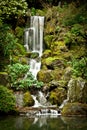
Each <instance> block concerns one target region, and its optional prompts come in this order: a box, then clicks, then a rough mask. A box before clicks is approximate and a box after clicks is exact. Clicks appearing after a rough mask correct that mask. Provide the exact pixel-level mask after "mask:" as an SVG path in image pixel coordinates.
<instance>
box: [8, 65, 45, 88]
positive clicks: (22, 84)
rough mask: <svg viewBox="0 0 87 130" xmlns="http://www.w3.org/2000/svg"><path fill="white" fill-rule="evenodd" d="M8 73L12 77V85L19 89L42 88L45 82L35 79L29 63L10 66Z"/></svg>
mask: <svg viewBox="0 0 87 130" xmlns="http://www.w3.org/2000/svg"><path fill="white" fill-rule="evenodd" d="M7 71H8V74H9V78H10V83H11V87H12V88H14V89H17V90H24V89H25V90H26V89H29V88H31V87H32V86H33V87H36V88H40V87H41V86H42V85H43V83H42V82H38V81H37V80H35V79H34V77H33V75H32V74H31V72H29V66H28V65H22V64H20V63H16V64H13V65H9V66H8V69H7Z"/></svg>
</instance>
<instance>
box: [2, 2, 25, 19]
mask: <svg viewBox="0 0 87 130" xmlns="http://www.w3.org/2000/svg"><path fill="white" fill-rule="evenodd" d="M26 9H27V3H26V1H25V0H19V1H18V0H9V2H8V0H3V1H0V14H1V16H2V19H8V18H9V19H11V17H12V18H13V17H15V18H17V17H18V16H21V15H25V13H26Z"/></svg>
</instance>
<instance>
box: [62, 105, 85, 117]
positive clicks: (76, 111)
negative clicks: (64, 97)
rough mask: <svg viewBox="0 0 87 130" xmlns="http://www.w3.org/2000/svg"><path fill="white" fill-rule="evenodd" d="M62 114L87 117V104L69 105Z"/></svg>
mask: <svg viewBox="0 0 87 130" xmlns="http://www.w3.org/2000/svg"><path fill="white" fill-rule="evenodd" d="M61 114H62V115H63V116H73V115H86V116H87V104H82V103H67V104H66V105H65V106H64V107H63V109H62V111H61Z"/></svg>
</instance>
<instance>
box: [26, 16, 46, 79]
mask: <svg viewBox="0 0 87 130" xmlns="http://www.w3.org/2000/svg"><path fill="white" fill-rule="evenodd" d="M43 28H44V17H42V16H31V18H30V28H27V29H25V39H24V41H25V45H24V46H25V48H26V50H27V51H28V52H29V51H30V52H33V53H38V54H39V57H41V56H42V52H43ZM29 65H30V70H29V71H30V72H31V73H32V74H33V76H34V77H35V79H36V77H37V73H38V71H39V70H40V66H41V61H37V60H36V59H30V61H29Z"/></svg>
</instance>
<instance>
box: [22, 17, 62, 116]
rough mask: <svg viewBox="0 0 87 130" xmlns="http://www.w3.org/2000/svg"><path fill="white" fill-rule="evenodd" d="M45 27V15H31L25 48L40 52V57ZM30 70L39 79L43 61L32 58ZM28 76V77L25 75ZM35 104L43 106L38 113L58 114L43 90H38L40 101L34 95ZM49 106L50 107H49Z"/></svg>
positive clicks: (26, 31) (28, 50)
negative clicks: (38, 74) (38, 75)
mask: <svg viewBox="0 0 87 130" xmlns="http://www.w3.org/2000/svg"><path fill="white" fill-rule="evenodd" d="M43 29H44V17H42V16H31V18H30V27H29V28H27V29H25V40H24V41H25V45H24V46H25V48H26V50H27V52H31V53H38V55H39V59H40V57H41V56H42V52H43ZM29 65H30V70H29V71H30V72H31V73H32V75H33V76H34V77H35V79H37V73H38V71H39V70H40V67H41V61H40V60H39V61H38V60H36V59H35V58H33V59H30V61H29ZM25 78H26V77H25ZM32 97H33V99H34V101H35V104H34V106H33V107H40V108H41V107H42V109H41V110H40V111H38V112H37V115H51V114H52V115H58V114H60V113H58V111H57V110H53V109H51V107H52V108H54V106H52V105H51V104H50V103H49V102H47V100H46V98H45V96H44V95H43V93H42V92H40V91H39V92H38V98H39V102H38V100H37V98H36V96H35V95H32ZM48 107H49V109H48Z"/></svg>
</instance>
